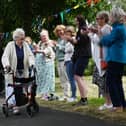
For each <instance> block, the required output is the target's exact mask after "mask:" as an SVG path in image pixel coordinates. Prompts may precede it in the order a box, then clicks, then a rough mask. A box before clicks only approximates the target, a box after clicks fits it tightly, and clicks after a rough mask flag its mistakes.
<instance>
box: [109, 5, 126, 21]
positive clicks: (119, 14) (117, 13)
mask: <svg viewBox="0 0 126 126" xmlns="http://www.w3.org/2000/svg"><path fill="white" fill-rule="evenodd" d="M110 15H111V17H112V18H113V20H114V22H123V21H124V16H126V13H125V11H124V10H123V9H122V8H120V7H113V8H112V10H111V11H110Z"/></svg>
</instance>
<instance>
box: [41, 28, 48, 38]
mask: <svg viewBox="0 0 126 126" xmlns="http://www.w3.org/2000/svg"><path fill="white" fill-rule="evenodd" d="M42 35H47V36H49V32H48V31H47V30H46V29H42V31H41V32H40V36H42Z"/></svg>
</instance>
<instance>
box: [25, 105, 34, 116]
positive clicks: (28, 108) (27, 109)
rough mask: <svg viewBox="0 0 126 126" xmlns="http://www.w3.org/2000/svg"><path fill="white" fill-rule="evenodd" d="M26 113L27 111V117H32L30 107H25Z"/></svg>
mask: <svg viewBox="0 0 126 126" xmlns="http://www.w3.org/2000/svg"><path fill="white" fill-rule="evenodd" d="M26 111H27V114H28V116H30V117H33V112H32V110H31V106H29V105H28V106H27V107H26Z"/></svg>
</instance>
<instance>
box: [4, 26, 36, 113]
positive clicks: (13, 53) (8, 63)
mask: <svg viewBox="0 0 126 126" xmlns="http://www.w3.org/2000/svg"><path fill="white" fill-rule="evenodd" d="M24 39H25V32H24V30H23V29H22V28H17V29H16V30H15V31H14V32H13V41H10V42H9V43H8V44H7V46H6V47H5V50H4V53H3V55H2V65H3V67H4V68H6V69H8V70H9V69H11V70H13V71H14V76H16V74H17V71H22V72H23V73H22V76H23V77H24V78H28V77H29V67H31V66H33V65H34V64H35V61H34V56H33V54H32V52H31V50H30V48H29V46H28V44H27V43H26V42H25V41H24ZM12 83H13V78H12V77H11V76H10V74H5V85H6V86H5V91H6V98H8V97H9V96H10V95H11V94H12V92H13V88H12V87H8V84H12ZM15 99H16V100H15ZM19 102H20V99H19V98H18V99H17V98H16V96H12V97H11V98H10V99H9V101H8V104H9V105H10V106H13V112H14V114H17V113H19V110H18V108H17V107H16V106H18V105H17V104H19Z"/></svg>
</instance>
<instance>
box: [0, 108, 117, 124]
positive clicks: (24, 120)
mask: <svg viewBox="0 0 126 126" xmlns="http://www.w3.org/2000/svg"><path fill="white" fill-rule="evenodd" d="M21 112H22V114H21V115H20V116H14V115H10V116H9V117H8V118H5V117H4V116H3V114H2V112H1V111H0V126H119V125H116V124H110V123H107V122H104V121H102V120H98V119H95V118H91V117H87V116H84V115H80V114H74V113H69V112H61V111H56V110H51V109H48V108H40V112H39V113H38V114H37V115H35V116H34V117H33V118H30V117H28V116H27V114H26V112H25V110H24V109H22V110H21Z"/></svg>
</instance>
